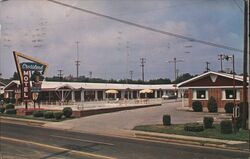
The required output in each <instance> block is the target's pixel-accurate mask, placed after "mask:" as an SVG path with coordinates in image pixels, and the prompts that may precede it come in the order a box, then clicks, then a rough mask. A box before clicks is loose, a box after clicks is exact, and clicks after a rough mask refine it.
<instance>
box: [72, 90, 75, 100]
mask: <svg viewBox="0 0 250 159" xmlns="http://www.w3.org/2000/svg"><path fill="white" fill-rule="evenodd" d="M71 100H72V102H75V91H73V90H72V91H71Z"/></svg>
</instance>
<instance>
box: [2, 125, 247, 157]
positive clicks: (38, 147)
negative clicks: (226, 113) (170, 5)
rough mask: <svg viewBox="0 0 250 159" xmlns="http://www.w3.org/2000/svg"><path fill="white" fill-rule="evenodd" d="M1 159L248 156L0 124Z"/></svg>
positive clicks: (199, 148) (215, 150)
mask: <svg viewBox="0 0 250 159" xmlns="http://www.w3.org/2000/svg"><path fill="white" fill-rule="evenodd" d="M0 128H1V136H0V139H1V141H0V146H1V147H0V148H1V149H0V150H1V155H2V158H4V159H5V158H32V159H34V158H40V159H49V158H107V159H109V158H124V159H125V158H126V159H161V158H162V159H235V158H238V159H240V158H246V159H247V158H248V155H247V154H244V153H239V152H231V151H225V150H218V149H207V148H202V147H193V146H185V145H176V144H171V143H159V142H151V141H145V140H137V139H130V138H119V137H110V136H101V135H94V134H84V133H75V132H68V131H62V130H54V129H47V128H41V127H34V126H27V125H17V124H10V123H1V126H0Z"/></svg>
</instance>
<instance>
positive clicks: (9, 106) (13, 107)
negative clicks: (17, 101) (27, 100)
mask: <svg viewBox="0 0 250 159" xmlns="http://www.w3.org/2000/svg"><path fill="white" fill-rule="evenodd" d="M5 109H15V105H14V104H12V103H9V104H6V106H5Z"/></svg>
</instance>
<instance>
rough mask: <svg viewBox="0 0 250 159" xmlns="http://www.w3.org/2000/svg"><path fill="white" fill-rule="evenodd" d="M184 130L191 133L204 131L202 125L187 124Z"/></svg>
mask: <svg viewBox="0 0 250 159" xmlns="http://www.w3.org/2000/svg"><path fill="white" fill-rule="evenodd" d="M184 130H185V131H191V132H201V131H203V130H204V127H203V125H201V124H199V123H188V124H185V126H184Z"/></svg>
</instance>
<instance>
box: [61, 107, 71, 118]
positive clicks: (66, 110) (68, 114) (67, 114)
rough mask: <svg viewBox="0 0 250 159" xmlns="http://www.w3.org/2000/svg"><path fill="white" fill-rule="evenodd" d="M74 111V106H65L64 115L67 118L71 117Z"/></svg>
mask: <svg viewBox="0 0 250 159" xmlns="http://www.w3.org/2000/svg"><path fill="white" fill-rule="evenodd" d="M72 113H73V111H72V108H70V107H65V108H63V115H64V116H65V117H66V118H69V117H70V116H71V115H72Z"/></svg>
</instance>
